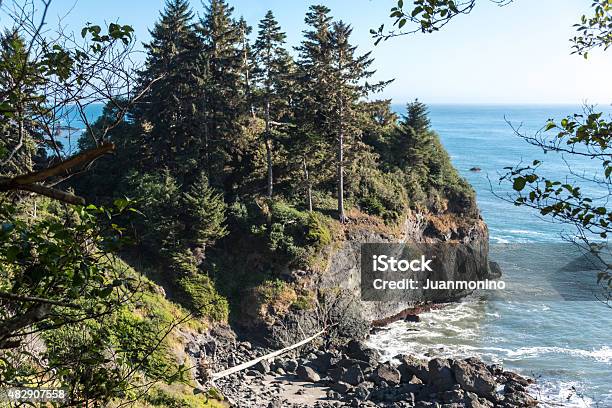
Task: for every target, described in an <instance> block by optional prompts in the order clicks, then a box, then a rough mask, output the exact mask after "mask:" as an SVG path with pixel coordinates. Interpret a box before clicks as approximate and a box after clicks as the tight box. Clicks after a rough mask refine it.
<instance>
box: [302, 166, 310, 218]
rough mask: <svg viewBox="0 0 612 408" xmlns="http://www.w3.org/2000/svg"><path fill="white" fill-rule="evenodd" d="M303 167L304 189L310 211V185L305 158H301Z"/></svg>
mask: <svg viewBox="0 0 612 408" xmlns="http://www.w3.org/2000/svg"><path fill="white" fill-rule="evenodd" d="M303 167H304V179H305V180H306V190H307V195H308V196H307V199H308V211H310V212H312V186H311V185H310V178H309V177H308V166H306V158H305V157H304V159H303Z"/></svg>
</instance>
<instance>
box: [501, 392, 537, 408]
mask: <svg viewBox="0 0 612 408" xmlns="http://www.w3.org/2000/svg"><path fill="white" fill-rule="evenodd" d="M504 396H505V398H504V401H503V403H502V404H501V406H502V407H508V408H515V407H516V408H519V407H520V408H529V407H535V406H537V405H538V401H537V400H536V399H535V398H533V397H532V396H531V395H529V394H527V393H526V392H523V391H517V392H513V393H512V394H505V395H504Z"/></svg>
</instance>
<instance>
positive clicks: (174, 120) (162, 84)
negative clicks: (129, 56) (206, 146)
mask: <svg viewBox="0 0 612 408" xmlns="http://www.w3.org/2000/svg"><path fill="white" fill-rule="evenodd" d="M192 19H193V13H192V11H191V10H190V8H189V5H188V3H187V1H186V0H168V1H167V3H166V6H165V9H164V11H163V12H162V13H161V16H160V19H159V21H158V22H157V23H156V24H155V26H154V28H153V30H151V32H150V33H151V37H152V40H151V42H150V43H149V44H146V45H145V48H146V50H147V60H146V63H145V69H144V71H143V72H142V74H141V76H142V78H141V81H142V83H143V84H149V83H151V81H154V82H153V83H152V84H151V86H150V88H149V89H148V91H147V92H146V95H145V97H144V98H143V99H142V101H141V102H140V103H139V104H138V106H137V108H136V110H135V116H136V118H137V120H138V121H139V122H140V123H141V124H142V126H143V133H144V141H143V148H144V149H143V154H144V155H145V156H146V157H147V159H148V160H149V164H148V166H147V167H148V168H150V169H155V168H160V167H167V168H168V169H169V170H170V171H171V173H172V174H174V175H177V176H178V177H179V180H183V179H186V180H189V178H190V177H192V176H191V175H192V174H194V172H196V171H197V168H198V166H199V164H198V162H199V155H198V148H199V146H200V140H201V136H200V130H199V127H200V126H199V125H200V124H199V122H198V120H199V116H198V102H199V99H200V95H201V88H202V73H201V70H200V69H199V67H198V64H197V55H198V49H199V45H198V39H197V37H196V34H195V28H194V24H193V22H192Z"/></svg>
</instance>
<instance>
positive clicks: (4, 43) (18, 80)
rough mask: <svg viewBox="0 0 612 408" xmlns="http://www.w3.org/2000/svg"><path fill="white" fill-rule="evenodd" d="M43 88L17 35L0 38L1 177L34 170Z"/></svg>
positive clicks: (11, 32)
mask: <svg viewBox="0 0 612 408" xmlns="http://www.w3.org/2000/svg"><path fill="white" fill-rule="evenodd" d="M42 84H43V81H42V80H41V75H40V73H39V72H38V68H37V66H36V64H34V63H33V62H31V61H30V60H29V55H28V49H27V47H26V45H25V43H24V41H23V38H21V36H20V35H19V33H17V32H15V31H8V30H7V31H5V32H4V33H3V34H2V35H1V36H0V95H2V101H1V103H0V174H2V175H4V176H8V175H14V174H24V173H28V172H30V171H32V170H33V167H34V158H35V157H34V156H35V154H36V153H37V150H38V148H39V146H38V145H39V143H40V141H41V140H40V139H41V138H40V135H39V128H38V124H37V120H36V119H37V118H38V117H39V116H40V114H41V111H44V106H43V103H44V98H43V97H41V96H40V95H39V94H38V87H39V86H41V85H42Z"/></svg>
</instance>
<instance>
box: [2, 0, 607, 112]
mask: <svg viewBox="0 0 612 408" xmlns="http://www.w3.org/2000/svg"><path fill="white" fill-rule="evenodd" d="M7 2H8V1H7ZM313 3H314V2H313V1H304V0H284V1H281V0H230V4H232V5H233V6H235V8H236V14H237V15H243V16H244V17H245V18H246V19H247V21H248V22H249V24H251V25H253V26H256V25H257V22H258V21H259V19H261V18H262V17H263V15H264V14H265V12H266V10H268V9H271V10H273V11H274V13H275V14H276V17H277V19H278V20H279V21H280V23H281V25H282V27H283V29H284V30H285V31H286V32H287V34H288V43H289V45H291V46H293V45H296V44H298V43H299V41H300V39H301V32H302V30H303V29H304V28H305V27H304V23H303V19H304V14H305V12H306V10H307V8H308V6H309V5H310V4H313ZM324 3H325V4H326V5H327V6H328V7H330V8H331V9H332V14H333V16H334V17H335V18H338V19H342V20H344V21H346V22H349V23H351V24H352V25H353V26H354V39H353V42H354V43H356V44H357V45H359V49H360V50H361V51H362V52H365V51H370V50H373V55H374V56H375V58H376V62H375V67H376V69H377V70H378V73H377V77H378V78H379V79H391V78H395V82H394V83H392V84H391V85H390V86H389V87H388V88H387V90H386V91H385V92H384V93H383V94H382V95H381V96H382V97H388V98H392V99H393V100H394V102H396V103H403V102H405V101H407V100H411V99H414V98H416V97H418V98H419V99H421V100H422V101H424V102H427V103H498V104H502V103H581V102H583V101H588V102H590V103H599V104H610V102H612V92H611V91H612V75H610V73H611V72H612V50H611V51H610V52H608V53H607V54H604V53H602V52H596V53H593V54H592V56H590V57H589V59H588V60H587V61H585V60H583V59H582V58H581V57H578V56H572V55H570V43H569V41H568V39H569V38H570V37H571V36H572V35H573V34H574V32H573V29H572V24H574V23H575V22H577V21H578V18H579V17H580V16H581V15H582V14H583V13H585V12H588V11H589V5H590V3H591V0H537V1H536V0H515V2H514V3H513V4H511V5H509V6H506V7H502V8H500V7H499V6H497V5H495V4H493V3H490V2H488V1H487V0H481V1H480V3H479V4H478V6H477V7H476V9H475V10H474V11H473V13H472V14H471V15H469V16H465V17H462V18H458V19H456V20H455V21H454V22H452V23H451V24H449V25H448V26H446V27H445V29H444V30H443V31H442V32H439V33H434V34H430V35H412V36H406V37H400V38H396V39H392V40H389V41H387V42H383V43H381V44H380V45H378V46H376V47H375V46H374V45H373V41H372V39H371V36H370V34H369V30H370V28H373V27H376V26H378V25H380V24H381V23H383V22H385V23H387V24H390V20H389V18H388V9H389V8H390V7H391V6H392V5H393V3H394V0H330V1H325V2H324ZM163 4H164V1H163V0H105V1H97V0H78V1H76V2H75V1H74V0H55V1H54V6H53V8H52V9H51V12H50V14H49V16H50V18H49V26H52V25H53V23H57V21H58V18H59V17H60V16H63V23H64V24H66V25H67V27H68V28H70V29H74V30H78V29H79V28H80V27H81V26H82V25H83V22H86V21H90V22H92V23H96V24H100V23H103V22H107V23H108V22H113V21H119V22H121V23H124V24H131V25H132V26H134V28H135V30H136V34H137V37H138V39H139V40H140V41H147V40H148V38H149V35H148V31H147V29H148V28H149V27H151V26H152V24H153V22H154V21H155V20H156V19H157V17H158V15H159V10H161V9H162V8H163ZM192 5H193V8H194V10H195V11H196V12H201V11H202V9H203V6H202V4H201V2H200V1H199V0H195V1H192ZM68 10H71V11H70V13H69V14H68V15H67V16H65V14H66V13H67V12H68ZM0 18H3V19H4V18H5V17H4V16H1V17H0Z"/></svg>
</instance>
